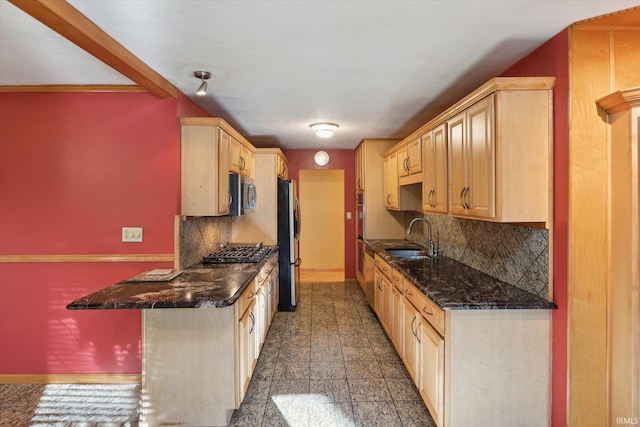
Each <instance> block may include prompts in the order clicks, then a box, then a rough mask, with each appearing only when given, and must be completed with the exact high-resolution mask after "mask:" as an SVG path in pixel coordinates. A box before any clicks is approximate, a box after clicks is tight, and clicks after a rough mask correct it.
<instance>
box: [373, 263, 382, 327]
mask: <svg viewBox="0 0 640 427" xmlns="http://www.w3.org/2000/svg"><path fill="white" fill-rule="evenodd" d="M382 277H383V275H382V273H381V272H380V270H379V269H378V268H375V269H374V270H373V287H374V289H373V311H374V312H375V313H376V314H377V315H378V319H380V321H381V322H382V302H383V301H384V297H383V288H382Z"/></svg>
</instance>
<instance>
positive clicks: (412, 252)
mask: <svg viewBox="0 0 640 427" xmlns="http://www.w3.org/2000/svg"><path fill="white" fill-rule="evenodd" d="M386 251H387V253H388V254H389V255H391V256H394V257H396V258H403V259H425V258H429V254H428V253H427V251H425V250H422V249H413V248H411V249H407V248H395V249H386Z"/></svg>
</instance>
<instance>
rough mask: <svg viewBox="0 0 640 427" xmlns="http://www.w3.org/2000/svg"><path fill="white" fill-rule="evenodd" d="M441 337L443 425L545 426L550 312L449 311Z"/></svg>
mask: <svg viewBox="0 0 640 427" xmlns="http://www.w3.org/2000/svg"><path fill="white" fill-rule="evenodd" d="M447 315H448V319H447V332H446V335H445V369H446V372H445V397H444V399H445V405H446V407H445V425H447V426H449V427H461V426H469V425H478V426H480V425H482V426H516V425H526V426H541V427H542V426H548V425H549V420H550V419H551V313H550V311H548V310H453V311H449V312H448V313H447Z"/></svg>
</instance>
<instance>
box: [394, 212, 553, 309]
mask: <svg viewBox="0 0 640 427" xmlns="http://www.w3.org/2000/svg"><path fill="white" fill-rule="evenodd" d="M419 216H422V217H424V218H426V219H427V220H428V221H429V222H430V223H431V227H432V229H433V241H434V243H435V244H436V247H439V249H440V250H441V251H442V250H444V255H445V256H447V257H449V258H452V259H455V260H456V261H459V262H461V263H462V264H465V265H468V266H469V267H472V268H475V269H476V270H480V271H482V272H484V273H487V274H489V275H490V276H493V277H496V278H498V279H500V280H503V281H505V282H507V283H509V284H511V285H513V286H516V287H518V288H520V289H523V290H525V291H527V292H530V293H532V294H535V295H538V296H540V297H542V298H545V299H548V298H549V231H548V230H546V229H540V228H532V227H523V226H516V225H511V224H496V223H492V222H486V221H476V220H471V219H462V218H454V217H449V216H443V215H432V214H420V213H419V212H407V213H406V214H405V229H406V227H408V225H409V222H411V220H412V219H414V218H416V217H419ZM405 237H406V238H407V239H409V240H411V241H413V242H415V243H418V244H420V245H423V246H427V244H426V242H428V233H427V232H426V226H424V225H423V224H420V223H416V224H415V225H414V227H413V231H412V233H411V236H405Z"/></svg>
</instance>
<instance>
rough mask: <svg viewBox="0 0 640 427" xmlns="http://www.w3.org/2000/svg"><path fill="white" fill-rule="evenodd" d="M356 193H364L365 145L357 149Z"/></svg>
mask: <svg viewBox="0 0 640 427" xmlns="http://www.w3.org/2000/svg"><path fill="white" fill-rule="evenodd" d="M356 191H364V144H362V143H361V144H360V145H358V148H356Z"/></svg>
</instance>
